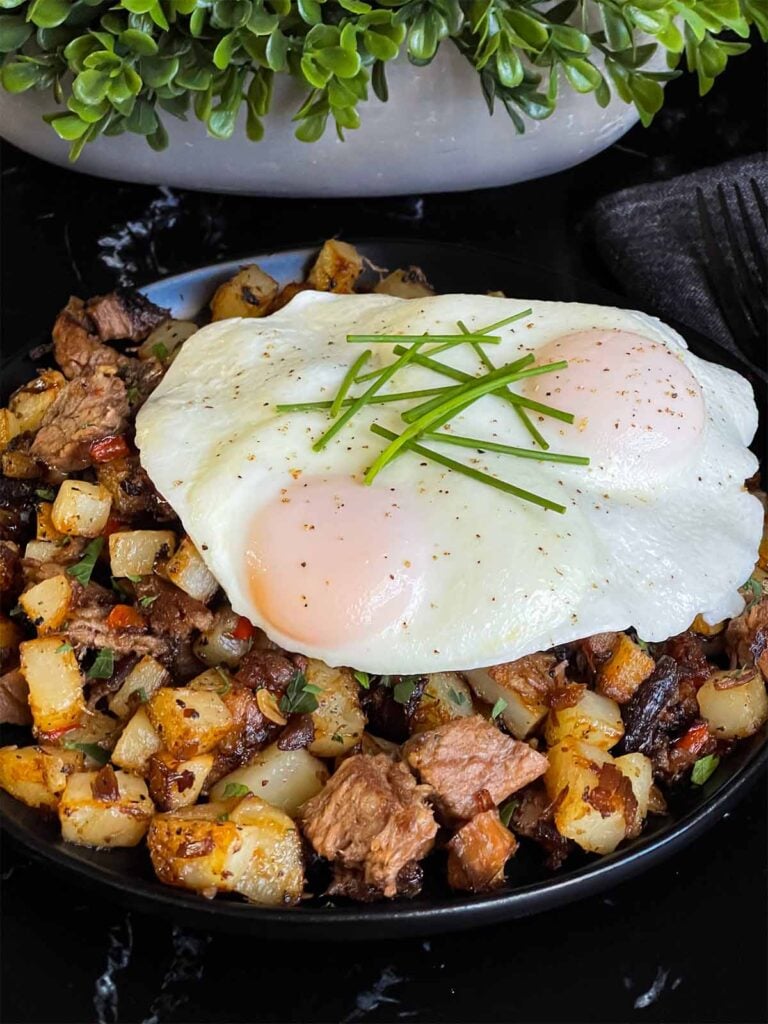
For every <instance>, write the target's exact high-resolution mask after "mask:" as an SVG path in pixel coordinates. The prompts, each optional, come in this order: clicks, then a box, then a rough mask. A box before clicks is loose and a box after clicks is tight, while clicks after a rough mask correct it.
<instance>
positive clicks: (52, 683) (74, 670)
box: [19, 635, 85, 733]
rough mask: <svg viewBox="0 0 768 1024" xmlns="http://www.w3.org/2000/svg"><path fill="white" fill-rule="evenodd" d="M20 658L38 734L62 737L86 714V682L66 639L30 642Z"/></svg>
mask: <svg viewBox="0 0 768 1024" xmlns="http://www.w3.org/2000/svg"><path fill="white" fill-rule="evenodd" d="M19 654H20V657H21V671H22V674H23V676H24V678H25V679H26V681H27V686H28V687H29V706H30V709H31V711H32V718H33V720H34V723H35V729H36V730H37V732H39V733H60V732H63V731H65V730H67V729H71V728H72V727H73V726H76V725H78V723H79V722H80V718H81V716H82V714H83V712H84V711H85V700H84V699H83V678H82V675H81V673H80V666H79V665H78V662H77V658H76V657H75V653H74V651H73V650H72V648H71V647H69V645H68V644H67V643H66V640H65V638H64V637H63V636H55V635H54V636H47V637H43V638H40V639H39V640H27V641H26V642H25V643H23V644H21V646H20V647H19Z"/></svg>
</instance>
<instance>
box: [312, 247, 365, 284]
mask: <svg viewBox="0 0 768 1024" xmlns="http://www.w3.org/2000/svg"><path fill="white" fill-rule="evenodd" d="M362 272H363V258H362V256H361V255H360V253H359V252H358V251H357V249H355V247H354V246H353V245H350V244H349V243H348V242H341V241H339V239H338V238H331V239H330V240H329V241H327V242H326V243H325V245H324V246H323V248H322V249H321V250H320V253H319V255H318V257H317V259H316V260H315V264H314V266H313V267H312V269H311V270H310V272H309V277H308V278H307V281H308V283H309V286H310V287H311V288H314V289H316V290H317V291H319V292H339V293H347V292H353V291H354V290H355V284H356V283H357V279H358V277H360V275H361V274H362Z"/></svg>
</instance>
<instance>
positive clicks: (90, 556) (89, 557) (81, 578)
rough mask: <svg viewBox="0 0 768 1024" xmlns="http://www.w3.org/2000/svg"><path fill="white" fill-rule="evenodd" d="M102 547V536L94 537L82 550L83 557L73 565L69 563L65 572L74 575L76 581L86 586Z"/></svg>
mask: <svg viewBox="0 0 768 1024" xmlns="http://www.w3.org/2000/svg"><path fill="white" fill-rule="evenodd" d="M103 547H104V538H103V537H96V538H94V540H92V541H91V542H90V544H88V545H87V547H86V549H85V551H84V552H83V557H82V558H81V559H80V561H79V562H76V563H75V565H70V567H69V568H68V569H67V573H68V574H69V575H70V576H74V578H75V579H76V580H77V582H78V583H80V584H81V585H82V586H83V587H85V586H87V585H88V584H89V583H90V581H91V576H92V574H93V570H94V568H95V566H96V560H97V559H98V557H99V555H100V554H101V549H102V548H103Z"/></svg>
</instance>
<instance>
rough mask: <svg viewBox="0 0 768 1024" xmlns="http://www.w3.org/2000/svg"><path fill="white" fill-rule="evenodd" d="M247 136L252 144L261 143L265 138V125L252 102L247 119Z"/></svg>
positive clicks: (249, 105)
mask: <svg viewBox="0 0 768 1024" xmlns="http://www.w3.org/2000/svg"><path fill="white" fill-rule="evenodd" d="M245 134H246V135H247V137H248V138H249V139H250V140H251V142H261V140H262V139H263V138H264V124H263V122H262V120H261V118H260V117H259V115H258V113H257V111H256V110H255V109H254V107H253V104H252V103H250V102H248V110H247V114H246V118H245Z"/></svg>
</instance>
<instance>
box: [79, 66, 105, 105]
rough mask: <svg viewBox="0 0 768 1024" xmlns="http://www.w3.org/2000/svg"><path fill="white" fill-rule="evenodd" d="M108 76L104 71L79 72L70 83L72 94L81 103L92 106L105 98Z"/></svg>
mask: <svg viewBox="0 0 768 1024" xmlns="http://www.w3.org/2000/svg"><path fill="white" fill-rule="evenodd" d="M109 84H110V79H109V75H108V74H106V72H104V71H96V70H86V71H81V72H80V74H79V75H78V76H77V77H76V78H75V80H74V82H73V83H72V93H73V95H74V97H75V99H77V100H79V101H80V102H81V103H86V104H88V105H93V104H96V103H101V101H102V100H103V99H105V98H106V95H107V90H108V89H109Z"/></svg>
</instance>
